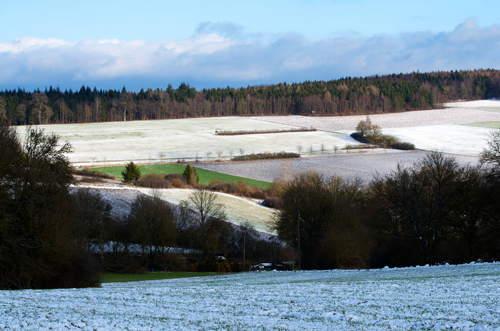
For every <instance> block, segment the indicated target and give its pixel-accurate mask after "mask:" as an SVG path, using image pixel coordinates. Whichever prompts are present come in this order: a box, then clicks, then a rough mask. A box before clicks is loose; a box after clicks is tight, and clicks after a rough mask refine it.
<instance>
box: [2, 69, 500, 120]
mask: <svg viewBox="0 0 500 331" xmlns="http://www.w3.org/2000/svg"><path fill="white" fill-rule="evenodd" d="M494 97H497V98H498V97H500V71H498V70H493V69H488V70H474V71H450V72H430V73H419V72H413V73H409V74H402V73H401V74H392V75H387V76H372V77H365V78H351V77H347V78H341V79H337V80H331V81H326V82H325V81H314V82H312V81H306V82H302V83H292V84H287V83H286V82H285V83H280V84H276V85H265V86H248V87H246V88H244V87H242V88H237V89H235V88H232V87H229V86H228V87H227V88H212V89H203V90H201V91H196V90H195V88H193V87H190V86H189V84H186V83H182V84H180V86H179V87H178V88H177V89H174V88H173V87H172V86H171V85H170V84H169V85H168V87H166V89H161V88H157V89H155V90H153V89H151V88H149V89H146V90H144V89H143V90H141V91H140V92H138V93H133V92H129V91H127V90H126V88H125V87H124V88H123V89H122V90H121V91H118V90H108V91H103V90H97V88H96V87H94V89H91V88H90V87H85V86H82V88H81V89H80V90H79V91H72V90H69V91H68V90H66V91H61V90H60V89H59V88H58V87H56V88H54V87H52V86H50V87H49V88H45V90H43V91H41V90H39V89H37V90H36V91H33V92H28V91H25V90H21V89H17V90H11V91H8V90H5V91H2V92H0V120H7V121H8V122H9V123H10V124H11V125H22V124H49V123H87V122H106V121H124V120H126V121H130V120H147V119H149V120H152V119H174V118H195V117H214V116H258V115H310V116H313V115H353V114H375V113H389V112H399V111H407V110H419V109H432V108H438V107H440V106H441V104H442V103H443V102H447V101H451V100H459V99H460V100H477V99H486V98H494Z"/></svg>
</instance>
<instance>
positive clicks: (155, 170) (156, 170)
mask: <svg viewBox="0 0 500 331" xmlns="http://www.w3.org/2000/svg"><path fill="white" fill-rule="evenodd" d="M194 166H195V168H196V173H197V174H198V177H199V179H200V183H201V184H204V185H208V184H209V183H210V182H211V181H212V180H214V179H218V180H220V181H223V182H225V183H233V182H240V181H244V182H245V183H247V184H248V185H250V186H255V187H260V188H263V189H266V188H268V187H270V186H271V185H272V184H271V183H269V182H264V181H260V180H255V179H249V178H244V177H238V176H232V175H227V174H223V173H220V172H216V171H211V170H205V169H201V168H198V167H197V166H196V165H194ZM138 168H139V169H140V170H141V174H143V175H144V174H182V173H183V172H184V169H185V168H186V165H184V164H150V165H138ZM90 170H99V171H102V172H104V173H106V174H108V175H111V176H113V177H116V178H119V179H123V176H122V171H123V170H125V166H114V167H99V168H90Z"/></svg>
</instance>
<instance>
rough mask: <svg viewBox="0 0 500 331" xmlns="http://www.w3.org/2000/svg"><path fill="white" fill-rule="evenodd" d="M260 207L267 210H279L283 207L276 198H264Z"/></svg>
mask: <svg viewBox="0 0 500 331" xmlns="http://www.w3.org/2000/svg"><path fill="white" fill-rule="evenodd" d="M262 205H263V206H265V207H269V208H274V209H279V208H282V207H283V200H282V199H281V198H278V197H266V198H265V199H264V201H262Z"/></svg>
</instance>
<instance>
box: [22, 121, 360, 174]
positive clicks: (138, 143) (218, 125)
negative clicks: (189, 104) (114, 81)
mask: <svg viewBox="0 0 500 331" xmlns="http://www.w3.org/2000/svg"><path fill="white" fill-rule="evenodd" d="M40 128H43V129H45V131H46V132H54V133H56V134H58V135H59V136H60V137H61V140H62V141H69V142H70V143H71V144H72V145H73V147H74V153H72V154H70V155H69V159H70V161H71V162H72V163H90V164H92V163H95V164H96V165H97V164H109V163H113V162H114V163H117V162H119V163H124V162H129V161H139V162H141V161H142V162H151V161H160V160H170V161H176V160H178V159H191V160H192V159H195V158H196V155H197V154H198V157H199V158H200V159H203V160H206V159H207V153H210V154H209V155H208V158H209V159H210V160H215V159H218V158H219V156H218V154H217V153H218V152H220V153H221V158H229V157H230V156H231V155H239V154H240V148H241V149H243V153H244V154H251V153H263V152H281V151H286V152H297V146H299V145H300V146H302V150H303V152H305V151H306V150H307V148H309V146H311V145H313V147H314V148H315V149H319V146H320V145H321V144H324V145H325V146H328V148H330V149H331V148H333V146H334V145H335V146H337V147H338V148H343V147H345V146H346V145H348V144H353V145H356V144H358V142H356V141H355V140H354V139H352V138H351V137H349V136H345V135H342V134H334V133H329V132H321V131H316V132H287V133H272V134H252V135H236V136H216V135H215V131H216V130H227V131H231V130H232V131H238V130H249V131H252V130H285V129H289V128H292V127H291V126H287V125H282V124H275V123H269V122H264V121H259V120H255V119H252V118H243V117H222V118H194V119H179V120H157V121H133V122H106V123H88V124H58V125H42V126H40ZM18 132H20V133H21V135H22V133H24V128H23V127H19V128H18ZM160 153H162V154H163V155H160Z"/></svg>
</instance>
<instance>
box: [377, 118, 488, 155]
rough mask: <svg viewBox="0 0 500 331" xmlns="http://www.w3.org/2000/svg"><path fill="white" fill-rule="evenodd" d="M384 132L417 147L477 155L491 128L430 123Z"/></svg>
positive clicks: (485, 145)
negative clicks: (430, 124) (429, 124)
mask: <svg viewBox="0 0 500 331" xmlns="http://www.w3.org/2000/svg"><path fill="white" fill-rule="evenodd" d="M382 132H383V133H384V134H387V135H390V136H393V137H396V138H398V139H399V140H400V141H406V142H410V143H412V144H414V145H415V147H416V148H418V149H423V150H426V151H439V152H444V153H449V154H459V155H470V156H478V155H479V154H480V153H481V152H482V151H483V149H485V148H487V147H488V145H487V142H488V139H489V135H490V133H491V130H490V129H488V128H485V127H476V126H465V125H432V126H416V127H411V128H393V129H383V130H382Z"/></svg>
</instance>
